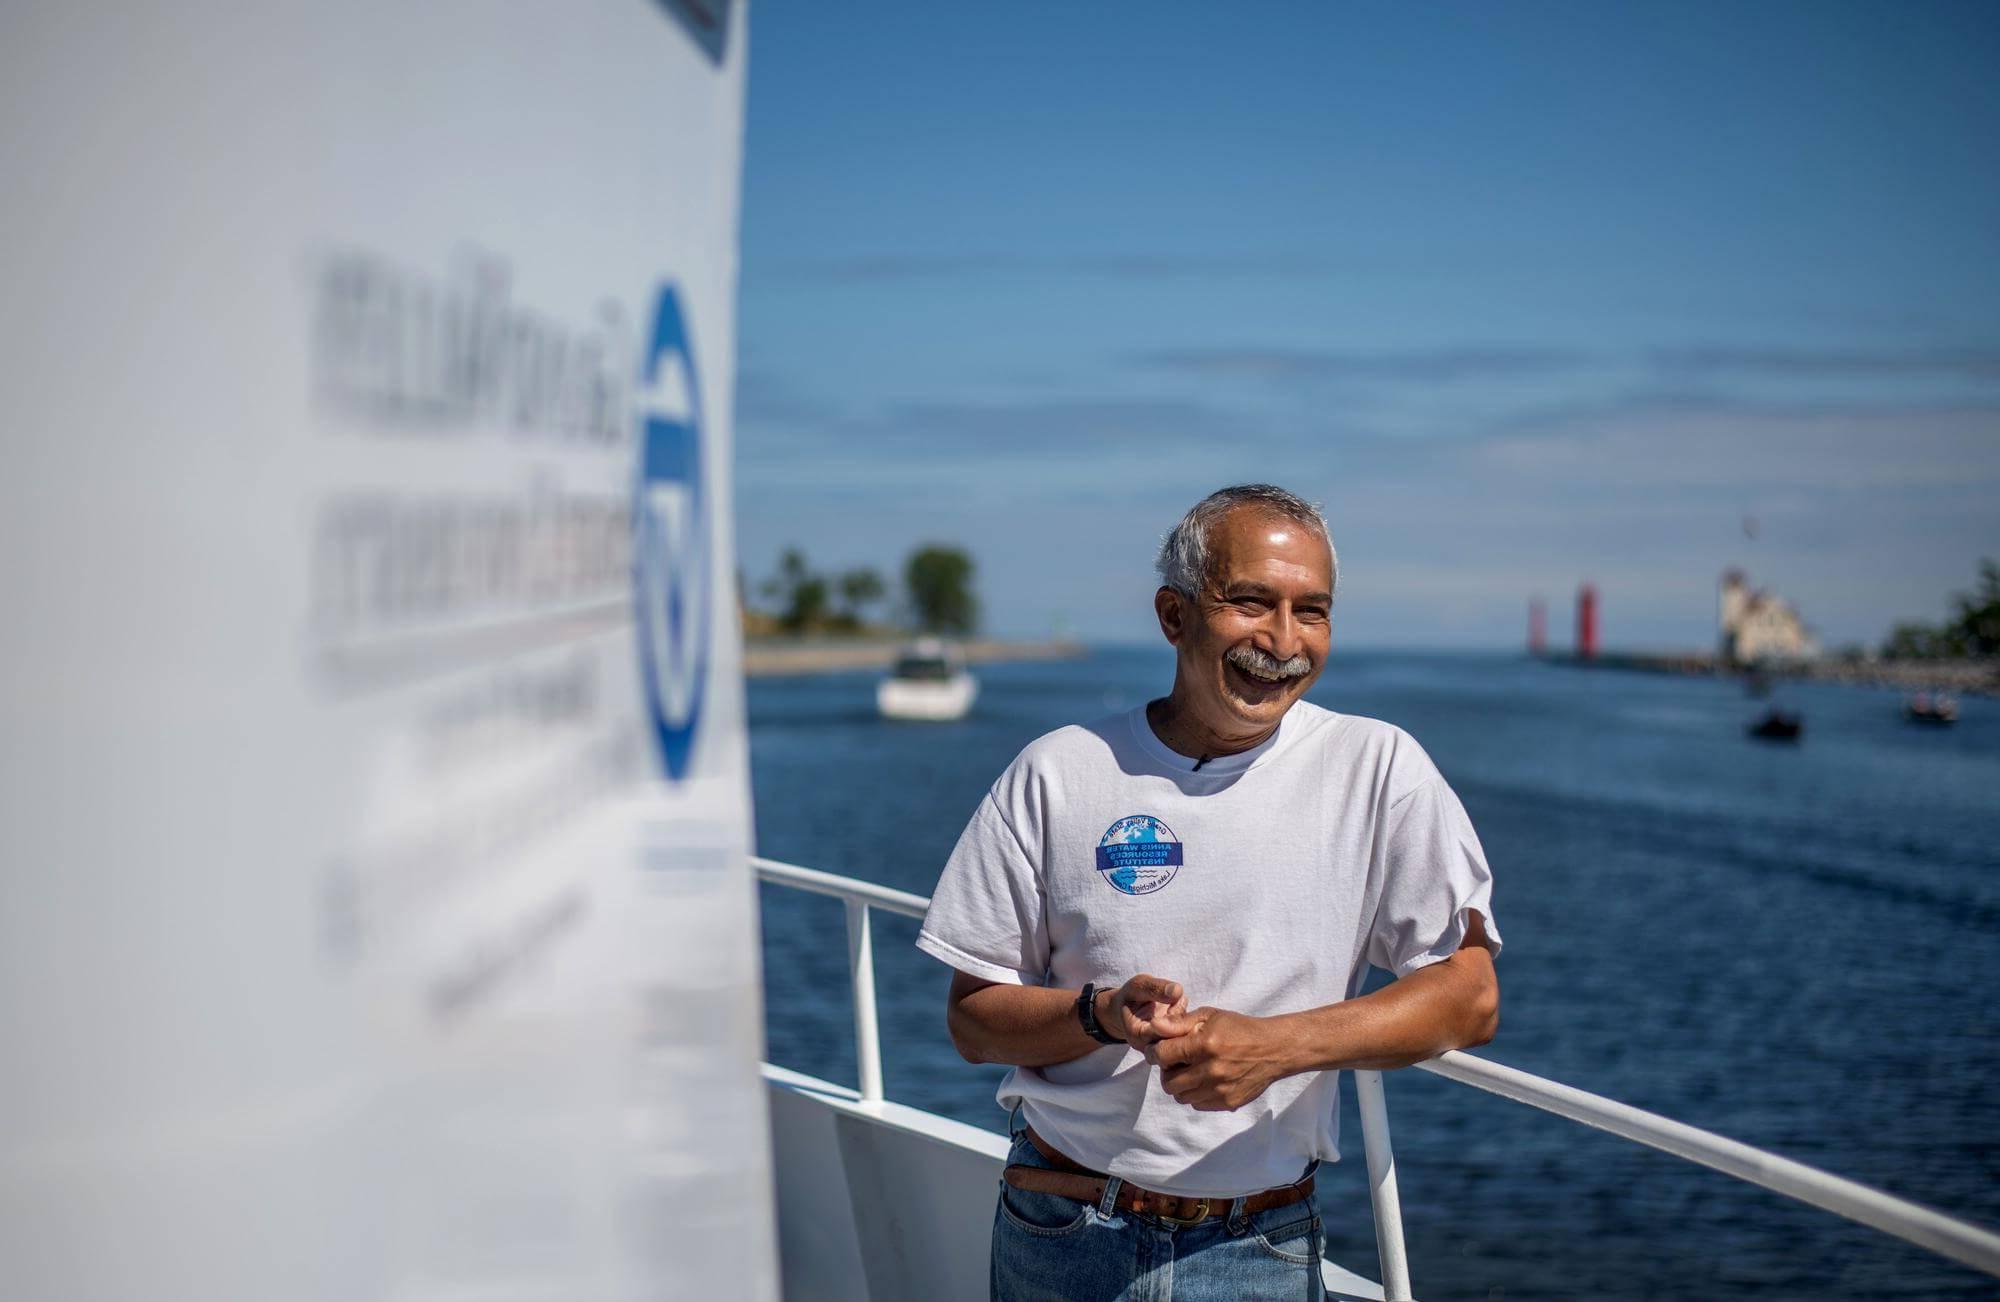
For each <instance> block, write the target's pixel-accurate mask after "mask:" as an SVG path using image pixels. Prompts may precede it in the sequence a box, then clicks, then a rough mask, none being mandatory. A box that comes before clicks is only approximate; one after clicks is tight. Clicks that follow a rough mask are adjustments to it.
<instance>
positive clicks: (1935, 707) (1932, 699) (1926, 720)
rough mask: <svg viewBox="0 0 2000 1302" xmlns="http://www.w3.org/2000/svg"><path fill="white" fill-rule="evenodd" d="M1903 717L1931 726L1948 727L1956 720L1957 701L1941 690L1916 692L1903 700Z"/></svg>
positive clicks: (1912, 721)
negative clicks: (1933, 692)
mask: <svg viewBox="0 0 2000 1302" xmlns="http://www.w3.org/2000/svg"><path fill="white" fill-rule="evenodd" d="M1903 717H1904V718H1905V719H1908V720H1909V721H1910V722H1911V723H1921V724H1925V725H1927V726H1929V727H1933V728H1943V727H1948V726H1949V725H1951V724H1954V723H1957V722H1958V702H1957V701H1956V700H1954V699H1953V698H1952V697H1949V696H1946V695H1945V694H1944V693H1943V692H1939V693H1937V694H1935V695H1933V694H1931V693H1930V692H1918V693H1917V694H1916V695H1915V696H1912V697H1910V698H1909V699H1908V700H1906V701H1904V702H1903Z"/></svg>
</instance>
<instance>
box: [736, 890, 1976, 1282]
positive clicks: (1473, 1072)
mask: <svg viewBox="0 0 2000 1302" xmlns="http://www.w3.org/2000/svg"><path fill="white" fill-rule="evenodd" d="M750 863H751V866H752V867H753V868H754V869H755V870H756V873H757V876H758V878H759V879H761V880H763V881H767V882H771V883H773V884H775V885H779V886H789V887H792V888H794V889H797V890H803V891H810V892H812V893H814V894H816V895H827V896H832V897H833V898H835V899H838V900H840V901H841V902H842V903H843V904H844V905H845V906H846V909H847V958H848V979H849V981H850V982H851V983H852V988H853V993H854V1057H855V1063H856V1069H857V1073H858V1075H859V1077H860V1094H861V1102H862V1103H863V1104H864V1105H868V1104H880V1103H881V1102H882V1045H881V1036H880V1033H879V1031H878V1029H877V1024H876V1020H875V959H874V948H873V942H872V938H871V934H870V930H869V925H868V914H869V911H870V910H871V909H881V910H883V911H885V912H888V913H899V914H902V915H903V916H905V917H910V918H919V919H920V918H922V917H923V916H924V912H925V910H927V909H928V908H929V907H930V900H929V899H927V898H926V897H924V896H922V895H913V894H911V893H910V892H908V891H899V890H894V889H891V888H890V887H887V886H877V885H875V884H873V883H872V882H864V881H859V880H857V879H855V878H852V877H842V876H839V875H837V874H835V873H829V872H821V871H819V870H818V869H816V868H801V867H799V866H797V865H796V864H788V863H779V862H778V861H777V860H775V859H763V858H754V857H753V858H752V859H751V860H750ZM1415 1065H1416V1066H1417V1067H1418V1068H1420V1069H1422V1070H1424V1071H1428V1072H1432V1073H1435V1074H1436V1075H1439V1076H1442V1077H1444V1078H1445V1079H1447V1080H1453V1081H1457V1082H1459V1083H1460V1084H1462V1085H1471V1086H1474V1087H1475V1088H1478V1089H1483V1090H1486V1091H1488V1092H1489V1093H1493V1094H1498V1095H1500V1096H1501V1097H1502V1098H1507V1099H1512V1100H1513V1101H1515V1102H1516V1103H1525V1104H1527V1105H1528V1106H1529V1107H1532V1108H1540V1109H1541V1110H1542V1111H1544V1112H1552V1113H1554V1114H1555V1115H1557V1116H1559V1117H1565V1118H1567V1119H1569V1120H1571V1121H1575V1122H1580V1123H1581V1124H1583V1125H1586V1126H1592V1127H1595V1128H1596V1129H1599V1130H1604V1131H1608V1132H1610V1133H1611V1134H1614V1135H1617V1136H1619V1137H1620V1138H1623V1139H1629V1140H1631V1141H1632V1142H1634V1143H1638V1144H1645V1145H1647V1146H1648V1147H1651V1148H1657V1149H1659V1150H1660V1151H1661V1152H1664V1153H1670V1154H1672V1155H1673V1156H1675V1157H1678V1158H1681V1159H1683V1160H1685V1161H1689V1162H1695V1163H1699V1164H1700V1165H1702V1166H1706V1167H1710V1168H1712V1169H1714V1170H1717V1171H1720V1172H1722V1173H1723V1174H1724V1175H1727V1176H1731V1177H1733V1178H1735V1179H1738V1180H1742V1181H1746V1182H1747V1183H1750V1184H1755V1185H1761V1186H1763V1187H1764V1188H1766V1189H1769V1190H1771V1191H1772V1192H1774V1193H1777V1194H1781V1195H1783V1196H1784V1197H1787V1198H1791V1199H1793V1200H1795V1201H1797V1202H1802V1203H1807V1204H1810V1205H1811V1206H1814V1207H1818V1208H1821V1209H1823V1210H1825V1211H1829V1212H1832V1213H1833V1214H1834V1215H1836V1216H1839V1217H1842V1218H1844V1219H1846V1220H1850V1221H1854V1222H1856V1223H1858V1224H1861V1225H1866V1226H1869V1227H1870V1228H1872V1229H1876V1230H1880V1231H1881V1232H1882V1233H1884V1234H1889V1235H1893V1236H1895V1237H1896V1238H1899V1239H1905V1240H1908V1241H1909V1242H1911V1243H1914V1244H1916V1245H1917V1246H1918V1247H1921V1248H1926V1249H1929V1250H1930V1251H1932V1252H1935V1253H1937V1254H1939V1255H1940V1256H1944V1257H1949V1258H1950V1259H1951V1260H1953V1261H1956V1262H1959V1263H1961V1264H1963V1265H1966V1266H1970V1267H1972V1268H1973V1269H1974V1270H1978V1271H1982V1272H1984V1273H1986V1274H1988V1275H1993V1276H1996V1277H2000V1234H1996V1233H1994V1232H1993V1231H1991V1230H1988V1229H1985V1228H1983V1227H1981V1226H1978V1225H1974V1224H1972V1223H1971V1222H1969V1221H1962V1220H1959V1219H1957V1218H1956V1217H1952V1216H1947V1215H1945V1214H1944V1213H1942V1212H1938V1211H1934V1210H1932V1209H1931V1208H1928V1207H1924V1206H1921V1205H1919V1204H1917V1203H1913V1202H1911V1201H1909V1200H1908V1199H1906V1198H1898V1197H1896V1196H1895V1195H1893V1194H1887V1193H1883V1192H1882V1191H1881V1190H1879V1189H1871V1188H1869V1187H1868V1186H1867V1185H1864V1184H1859V1183H1857V1182H1855V1181H1853V1180H1849V1179H1846V1178H1844V1177H1842V1176H1837V1175H1833V1174H1831V1173H1829V1172H1826V1171H1822V1170H1819V1169H1818V1168H1817V1167H1811V1166H1807V1165H1806V1164H1805V1163H1803V1162H1794V1161H1792V1160H1791V1159H1790V1158H1786V1157H1779V1156H1778V1155H1777V1154H1775V1153H1767V1152H1765V1151H1764V1150H1762V1149H1759V1148H1752V1147H1751V1146H1750V1145H1748V1144H1744V1143H1739V1142H1738V1141H1736V1140H1733V1139H1726V1138H1724V1137H1723V1136H1721V1135H1718V1134H1715V1133H1713V1132H1711V1131H1707V1130H1701V1129H1698V1128H1696V1127H1694V1126H1689V1125H1684V1124H1682V1123H1681V1122H1678V1121H1672V1120H1669V1119H1668V1118H1666V1117H1663V1116H1660V1115H1659V1114H1657V1113H1653V1112H1647V1111H1645V1110H1644V1109H1642V1108H1635V1107H1632V1106H1631V1105H1629V1104H1625V1103H1620V1102H1618V1101H1617V1100H1616V1099H1607V1098H1604V1097H1603V1096H1601V1095H1597V1094H1591V1093H1587V1092H1586V1091H1584V1090H1580V1089H1574V1088H1572V1087H1570V1086H1568V1085H1564V1084H1562V1083H1561V1082H1559V1081H1553V1080H1548V1079H1546V1078H1545V1077H1541V1076H1536V1075H1533V1074H1531V1073H1529V1072H1525V1071H1520V1070H1518V1069H1516V1068H1513V1067H1507V1066H1503V1065H1501V1064H1500V1063H1497V1062H1492V1061H1489V1060H1488V1059H1485V1058H1479V1057H1475V1056H1474V1055H1472V1054H1469V1053H1465V1052H1462V1051H1460V1050H1453V1051H1451V1052H1449V1053H1445V1054H1442V1055H1440V1056H1439V1057H1436V1058H1433V1059H1431V1060H1430V1061H1428V1062H1420V1063H1417V1064H1415ZM1353 1075H1354V1086H1355V1097H1356V1100H1357V1102H1358V1103H1359V1105H1360V1111H1361V1135H1362V1144H1363V1147H1364V1149H1365V1151H1366V1153H1367V1159H1368V1189H1369V1200H1370V1202H1371V1203H1372V1204H1373V1205H1374V1211H1375V1244H1376V1250H1377V1253H1378V1255H1379V1257H1380V1261H1381V1269H1382V1295H1383V1297H1384V1298H1385V1299H1387V1302H1409V1300H1410V1296H1411V1295H1410V1270H1409V1259H1408V1256H1407V1254H1406V1253H1405V1251H1404V1246H1403V1213H1402V1205H1401V1203H1400V1201H1399V1199H1398V1196H1397V1192H1396V1163H1395V1154H1394V1151H1393V1149H1392V1148H1391V1146H1390V1142H1389V1111H1388V1106H1387V1102H1386V1099H1385V1097H1384V1094H1383V1089H1382V1073H1381V1072H1378V1071H1356V1072H1354V1073H1353Z"/></svg>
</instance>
